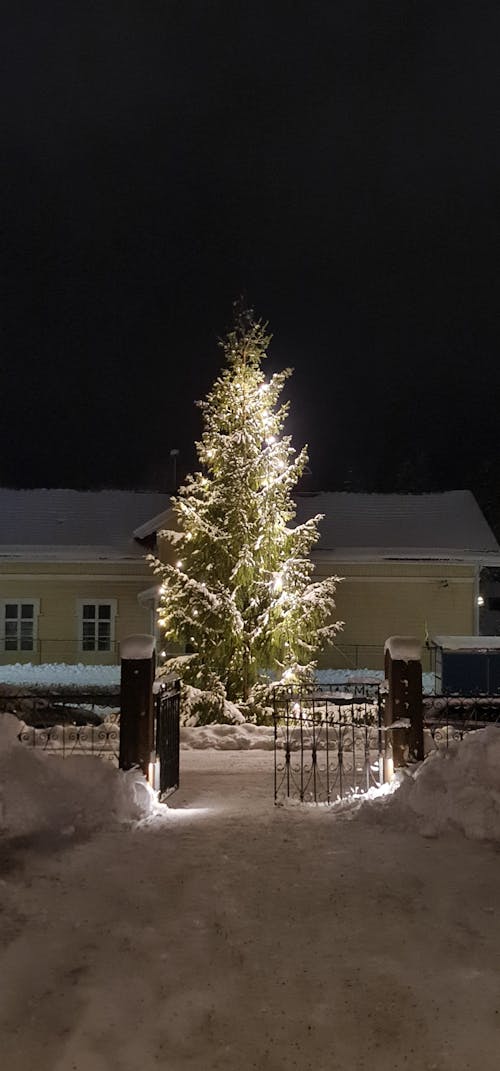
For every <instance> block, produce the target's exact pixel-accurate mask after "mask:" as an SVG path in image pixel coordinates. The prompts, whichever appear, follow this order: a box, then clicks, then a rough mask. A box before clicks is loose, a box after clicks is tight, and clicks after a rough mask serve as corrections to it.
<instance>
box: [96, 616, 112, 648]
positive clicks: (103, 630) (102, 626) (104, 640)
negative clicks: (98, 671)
mask: <svg viewBox="0 0 500 1071" xmlns="http://www.w3.org/2000/svg"><path fill="white" fill-rule="evenodd" d="M98 650H99V651H109V650H111V626H110V622H109V621H99V637H98Z"/></svg>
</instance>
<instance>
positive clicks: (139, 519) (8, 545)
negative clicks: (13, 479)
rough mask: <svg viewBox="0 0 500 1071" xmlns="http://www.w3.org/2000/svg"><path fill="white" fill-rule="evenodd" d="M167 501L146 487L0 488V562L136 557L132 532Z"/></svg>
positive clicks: (139, 551) (138, 552) (139, 554)
mask: <svg viewBox="0 0 500 1071" xmlns="http://www.w3.org/2000/svg"><path fill="white" fill-rule="evenodd" d="M168 502H169V498H168V496H167V495H165V494H158V493H153V492H148V491H73V490H66V489H47V488H43V489H40V488H37V489H31V490H25V491H16V490H11V489H9V488H0V560H2V559H3V560H9V561H16V560H18V561H44V560H45V561H57V560H67V561H70V560H72V561H95V560H124V559H127V558H132V559H133V558H141V557H143V555H144V548H143V547H141V546H140V544H138V543H137V541H136V540H135V539H134V534H133V533H134V531H135V529H136V528H138V527H139V526H140V525H142V524H144V522H146V521H147V520H148V518H150V517H152V516H157V515H158V514H160V513H161V512H162V511H164V510H165V508H166V506H167V505H168Z"/></svg>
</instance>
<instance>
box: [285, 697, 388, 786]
mask: <svg viewBox="0 0 500 1071" xmlns="http://www.w3.org/2000/svg"><path fill="white" fill-rule="evenodd" d="M383 710H384V708H383V700H382V698H381V695H380V691H379V688H378V687H377V686H365V687H363V686H360V685H359V684H358V683H356V684H355V685H353V686H352V687H349V684H348V683H347V682H346V683H345V684H344V685H342V688H341V689H340V688H339V690H338V691H335V690H334V689H328V690H327V691H323V690H320V689H315V690H314V691H305V690H299V691H292V690H291V689H281V690H280V689H278V690H277V691H276V692H275V694H274V713H273V718H274V799H275V802H276V803H278V802H279V801H280V800H281V799H283V798H294V799H298V800H300V801H301V802H304V803H308V802H311V803H332V802H334V801H335V800H337V799H342V798H343V797H344V796H348V795H352V794H353V793H356V792H366V791H367V790H368V789H369V788H371V787H378V786H379V785H380V784H381V783H382V782H383V780H384V760H385V750H386V743H385V740H386V733H385V731H384V726H383Z"/></svg>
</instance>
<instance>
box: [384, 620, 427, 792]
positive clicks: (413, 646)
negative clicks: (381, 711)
mask: <svg viewBox="0 0 500 1071" xmlns="http://www.w3.org/2000/svg"><path fill="white" fill-rule="evenodd" d="M385 676H386V679H387V683H388V687H389V692H388V696H387V700H386V705H385V717H384V721H385V725H386V726H387V728H388V729H390V726H391V725H393V723H394V722H396V723H397V722H399V721H402V720H403V719H404V720H409V726H408V727H406V726H404V725H403V726H397V725H396V728H394V729H392V731H390V732H388V733H387V737H388V740H387V744H388V745H389V747H388V748H387V750H388V752H389V753H390V751H391V744H392V758H393V762H394V768H395V769H396V768H397V767H398V766H404V763H405V751H406V748H408V757H409V758H410V759H414V760H415V759H416V760H419V761H420V760H421V759H423V757H424V723H423V709H422V647H421V644H420V642H419V641H418V640H416V639H414V638H413V637H412V636H391V637H390V638H389V639H388V640H387V641H386V644H385ZM387 779H389V780H390V775H389V777H388V778H387Z"/></svg>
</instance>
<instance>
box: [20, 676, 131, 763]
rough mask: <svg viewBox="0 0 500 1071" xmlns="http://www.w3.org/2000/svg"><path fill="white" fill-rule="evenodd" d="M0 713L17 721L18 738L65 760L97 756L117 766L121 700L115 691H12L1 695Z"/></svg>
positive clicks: (26, 743) (28, 744)
mask: <svg viewBox="0 0 500 1071" xmlns="http://www.w3.org/2000/svg"><path fill="white" fill-rule="evenodd" d="M0 710H2V711H4V712H9V713H12V714H15V715H16V717H17V718H19V721H20V726H19V739H20V740H21V742H22V743H23V744H25V745H26V746H28V747H33V748H40V749H42V750H43V751H48V752H50V753H51V754H55V755H59V756H61V757H62V758H68V757H69V756H70V755H96V756H98V757H99V758H104V759H108V760H109V761H111V762H114V763H115V764H117V762H118V748H119V740H120V697H119V694H117V692H113V693H111V694H110V693H99V694H95V693H92V694H88V693H83V692H73V693H69V692H61V691H51V692H42V691H38V690H37V691H36V692H23V693H21V692H13V693H10V694H9V693H6V692H5V691H2V693H1V694H0Z"/></svg>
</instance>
